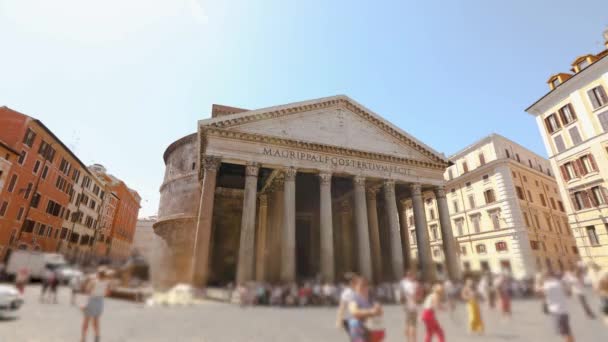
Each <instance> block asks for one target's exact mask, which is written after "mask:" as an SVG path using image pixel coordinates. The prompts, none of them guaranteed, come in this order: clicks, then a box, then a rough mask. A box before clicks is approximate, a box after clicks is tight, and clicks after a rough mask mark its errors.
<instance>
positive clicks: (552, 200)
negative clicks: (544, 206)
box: [550, 197, 557, 210]
mask: <svg viewBox="0 0 608 342" xmlns="http://www.w3.org/2000/svg"><path fill="white" fill-rule="evenodd" d="M550 199H551V208H552V209H553V210H555V209H557V207H556V206H555V200H554V199H553V197H550Z"/></svg>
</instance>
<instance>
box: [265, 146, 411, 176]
mask: <svg viewBox="0 0 608 342" xmlns="http://www.w3.org/2000/svg"><path fill="white" fill-rule="evenodd" d="M263 154H264V155H265V156H272V157H277V158H284V159H297V160H305V161H309V162H313V163H319V164H326V165H332V166H344V167H352V168H357V169H362V170H370V171H382V172H390V173H399V174H402V175H406V176H410V175H412V170H410V169H408V168H405V167H401V166H395V165H386V164H381V163H374V162H368V161H361V160H356V159H350V158H344V157H332V156H327V155H323V154H319V153H311V152H302V151H291V150H285V149H280V148H272V147H264V151H263Z"/></svg>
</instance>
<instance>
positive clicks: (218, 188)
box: [154, 95, 460, 286]
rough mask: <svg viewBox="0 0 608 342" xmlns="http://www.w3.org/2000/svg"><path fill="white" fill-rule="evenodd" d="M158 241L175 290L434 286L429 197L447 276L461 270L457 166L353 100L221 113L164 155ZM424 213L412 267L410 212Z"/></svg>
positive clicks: (221, 109) (417, 218) (216, 110)
mask: <svg viewBox="0 0 608 342" xmlns="http://www.w3.org/2000/svg"><path fill="white" fill-rule="evenodd" d="M164 160H165V164H166V172H165V179H164V182H163V185H162V186H161V188H160V193H161V200H160V207H159V213H158V216H159V217H158V222H157V223H156V224H155V226H154V229H155V232H156V233H157V234H158V235H160V236H161V237H162V238H163V239H165V241H166V242H167V244H168V246H169V247H170V249H171V259H172V260H171V265H172V270H171V271H172V274H173V278H172V281H173V282H175V283H177V282H191V283H193V284H194V285H195V286H220V285H225V284H228V283H242V282H246V281H251V280H258V281H268V282H272V283H288V282H293V281H298V280H303V279H311V278H314V277H319V276H320V277H321V279H323V280H324V281H337V280H340V278H341V275H342V274H343V273H344V272H346V271H355V272H358V273H360V274H362V275H364V276H366V277H367V278H368V279H370V280H372V281H373V282H381V281H390V280H395V279H399V278H401V277H402V276H403V273H404V271H405V270H407V269H409V268H418V269H419V270H420V272H421V275H422V277H424V278H425V279H434V277H435V264H434V263H433V260H432V256H431V251H430V247H429V231H428V228H427V223H426V216H425V201H424V200H423V195H424V193H426V192H432V193H433V195H434V196H435V197H436V198H437V203H438V209H439V218H440V224H441V234H442V236H443V237H444V238H443V241H444V242H443V248H444V254H445V256H446V265H445V268H446V270H447V273H448V275H449V276H450V277H453V278H458V277H459V276H460V275H459V272H460V271H459V262H458V255H457V250H456V245H455V244H454V243H453V241H454V239H453V233H452V228H451V224H450V219H449V213H448V207H447V202H446V198H445V191H444V188H443V184H444V180H443V173H444V171H445V169H446V168H447V167H448V165H449V161H448V160H447V159H446V158H445V157H444V156H443V155H442V154H440V153H437V152H436V151H434V150H433V149H431V148H430V147H428V146H427V145H425V144H424V143H422V142H420V141H419V140H417V139H416V138H414V137H413V136H411V135H409V134H408V133H406V132H404V131H403V130H401V129H400V128H398V127H397V126H395V125H393V124H391V123H390V122H388V121H386V120H385V119H383V118H382V117H381V116H379V115H378V114H376V113H374V112H372V111H371V110H369V109H367V108H365V107H364V106H362V105H360V104H359V103H357V102H355V101H354V100H352V99H350V98H349V97H347V96H343V95H340V96H333V97H327V98H321V99H315V100H310V101H304V102H297V103H291V104H286V105H279V106H274V107H269V108H263V109H257V110H245V109H240V108H233V107H226V106H219V105H214V106H213V109H212V115H211V118H209V119H205V120H201V121H199V122H198V129H197V132H196V133H194V134H191V135H188V136H185V137H183V138H181V139H179V140H177V141H175V142H174V143H172V144H171V145H170V146H169V147H168V148H167V150H166V152H165V154H164ZM407 200H411V201H408V203H411V205H412V208H413V211H414V224H415V235H416V240H417V245H418V249H417V255H410V245H409V244H410V242H409V238H410V236H409V235H410V234H408V229H407V228H406V222H405V218H404V217H403V213H404V211H405V209H404V208H403V204H402V203H404V202H405V201H407Z"/></svg>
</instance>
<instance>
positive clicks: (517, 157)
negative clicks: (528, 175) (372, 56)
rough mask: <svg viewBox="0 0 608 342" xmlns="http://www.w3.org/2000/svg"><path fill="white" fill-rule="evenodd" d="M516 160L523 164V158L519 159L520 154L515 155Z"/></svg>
mask: <svg viewBox="0 0 608 342" xmlns="http://www.w3.org/2000/svg"><path fill="white" fill-rule="evenodd" d="M515 159H517V161H518V162H520V163H521V158H519V153H515Z"/></svg>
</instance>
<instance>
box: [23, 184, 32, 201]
mask: <svg viewBox="0 0 608 342" xmlns="http://www.w3.org/2000/svg"><path fill="white" fill-rule="evenodd" d="M32 186H33V185H32V183H28V184H27V188H26V189H25V194H24V195H23V198H25V199H28V198H30V193H31V192H32Z"/></svg>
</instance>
